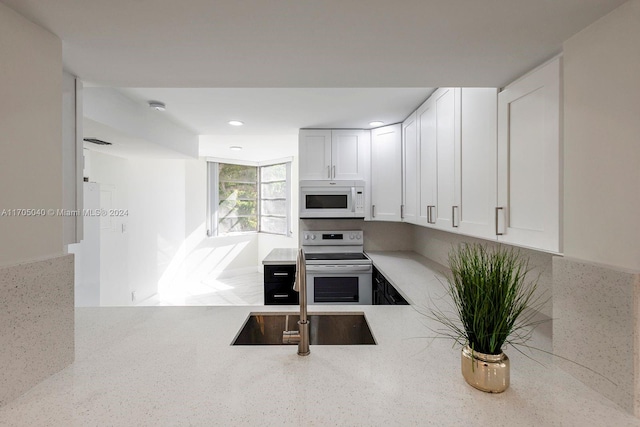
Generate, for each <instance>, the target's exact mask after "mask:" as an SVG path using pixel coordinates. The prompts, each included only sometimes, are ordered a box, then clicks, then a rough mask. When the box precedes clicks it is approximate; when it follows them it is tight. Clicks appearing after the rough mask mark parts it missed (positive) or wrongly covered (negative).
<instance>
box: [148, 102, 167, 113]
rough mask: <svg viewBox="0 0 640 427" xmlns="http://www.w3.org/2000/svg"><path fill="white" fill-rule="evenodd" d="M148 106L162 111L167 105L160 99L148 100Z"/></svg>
mask: <svg viewBox="0 0 640 427" xmlns="http://www.w3.org/2000/svg"><path fill="white" fill-rule="evenodd" d="M149 107H151V108H153V109H154V110H158V111H164V110H166V109H167V106H166V105H164V102H160V101H149Z"/></svg>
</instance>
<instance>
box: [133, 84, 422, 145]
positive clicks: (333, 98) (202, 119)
mask: <svg viewBox="0 0 640 427" xmlns="http://www.w3.org/2000/svg"><path fill="white" fill-rule="evenodd" d="M122 91H123V92H124V93H125V94H126V95H128V96H129V97H131V98H133V99H135V100H137V101H138V102H140V103H143V104H145V105H146V104H147V101H149V100H159V101H162V102H164V103H165V104H166V105H167V110H166V111H165V112H164V113H163V114H166V115H167V116H169V117H170V118H171V119H172V120H174V121H176V122H177V123H178V124H182V125H183V126H185V127H187V128H189V129H191V130H192V131H193V132H195V133H196V134H199V135H212V134H226V135H287V134H289V135H290V134H297V133H298V129H300V128H370V127H371V126H369V122H370V121H372V120H380V121H383V122H385V123H397V122H400V121H402V120H404V119H405V118H406V116H407V115H408V114H409V113H410V112H411V111H413V110H414V109H415V108H416V107H417V106H418V105H420V103H422V101H424V100H425V99H426V98H427V97H428V96H429V94H430V93H431V92H432V89H428V88H368V89H365V88H351V89H347V88H323V89H318V88H314V89H312V88H297V89H293V88H279V89H274V88H271V89H268V88H254V89H248V88H237V89H230V88H219V89H211V88H208V89H207V88H202V89H165V88H155V89H122ZM229 120H241V121H243V122H244V123H245V125H244V126H242V127H235V126H230V125H229V124H228V122H229Z"/></svg>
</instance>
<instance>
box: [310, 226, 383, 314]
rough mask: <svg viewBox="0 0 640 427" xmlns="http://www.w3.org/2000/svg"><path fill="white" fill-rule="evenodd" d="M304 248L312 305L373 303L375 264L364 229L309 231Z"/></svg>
mask: <svg viewBox="0 0 640 427" xmlns="http://www.w3.org/2000/svg"><path fill="white" fill-rule="evenodd" d="M302 249H304V252H305V256H306V259H307V261H306V268H307V292H308V298H309V303H310V304H372V303H373V296H372V294H373V292H372V272H373V267H372V263H371V260H370V259H369V257H367V256H366V255H365V254H364V252H363V251H364V233H363V232H362V231H361V230H352V231H343V230H341V231H305V232H304V233H303V240H302Z"/></svg>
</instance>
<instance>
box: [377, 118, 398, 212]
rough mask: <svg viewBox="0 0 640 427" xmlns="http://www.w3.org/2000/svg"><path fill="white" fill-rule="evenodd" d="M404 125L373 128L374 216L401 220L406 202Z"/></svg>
mask: <svg viewBox="0 0 640 427" xmlns="http://www.w3.org/2000/svg"><path fill="white" fill-rule="evenodd" d="M401 133H402V130H401V125H399V124H397V125H391V126H385V127H381V128H378V129H373V130H372V131H371V204H372V206H371V219H372V220H374V221H400V205H401V204H402V181H401V180H402V155H401V152H402V140H401Z"/></svg>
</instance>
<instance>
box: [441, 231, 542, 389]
mask: <svg viewBox="0 0 640 427" xmlns="http://www.w3.org/2000/svg"><path fill="white" fill-rule="evenodd" d="M449 268H450V269H451V273H450V274H448V275H447V284H446V290H447V294H448V295H449V296H450V297H451V299H452V304H453V308H454V311H455V313H454V314H451V313H449V314H447V313H445V312H444V311H443V310H442V309H440V308H436V307H434V308H431V309H430V312H431V315H430V316H429V317H431V318H432V319H434V320H436V321H438V322H439V323H440V324H441V325H442V326H443V328H441V329H439V330H437V331H435V332H437V333H440V334H443V335H445V336H447V337H450V338H453V339H454V340H455V341H456V342H458V343H460V344H462V345H463V348H462V375H463V376H464V379H465V380H466V381H467V382H468V383H469V384H470V385H472V386H473V387H475V388H477V389H480V390H483V391H486V392H491V393H500V392H503V391H504V390H506V389H507V388H508V387H509V378H510V374H509V358H508V357H507V356H506V355H505V354H504V352H503V346H504V345H505V344H512V345H518V344H524V343H525V342H526V341H527V340H528V339H529V338H530V336H531V332H532V331H533V328H534V327H535V326H536V325H537V324H538V323H539V322H536V321H534V320H533V318H534V316H535V315H536V312H535V311H534V309H538V308H540V306H541V304H542V302H540V299H539V296H538V295H537V294H536V289H537V280H529V279H528V278H527V272H528V271H529V266H528V259H526V258H524V257H522V256H521V254H520V252H519V251H517V250H515V249H507V248H505V247H503V246H499V247H497V248H495V249H489V248H487V247H486V246H484V245H481V244H461V245H459V246H457V247H456V248H454V249H453V250H452V251H451V252H450V253H449Z"/></svg>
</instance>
